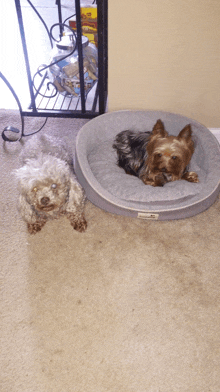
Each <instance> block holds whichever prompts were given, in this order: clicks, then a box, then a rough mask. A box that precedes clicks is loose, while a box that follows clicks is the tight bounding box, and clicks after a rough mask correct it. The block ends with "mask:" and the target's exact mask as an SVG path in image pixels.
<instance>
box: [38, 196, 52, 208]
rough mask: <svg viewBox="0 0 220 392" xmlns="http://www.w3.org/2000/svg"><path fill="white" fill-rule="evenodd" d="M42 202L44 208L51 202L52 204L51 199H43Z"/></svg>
mask: <svg viewBox="0 0 220 392" xmlns="http://www.w3.org/2000/svg"><path fill="white" fill-rule="evenodd" d="M40 202H41V204H42V205H43V206H47V204H49V202H50V199H49V197H42V199H41V201H40Z"/></svg>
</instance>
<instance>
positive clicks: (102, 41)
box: [0, 0, 108, 141]
mask: <svg viewBox="0 0 220 392" xmlns="http://www.w3.org/2000/svg"><path fill="white" fill-rule="evenodd" d="M14 1H15V7H16V12H17V18H18V23H19V29H20V36H21V41H22V47H23V53H24V59H25V65H26V73H27V79H28V85H29V92H30V102H31V104H30V106H29V108H28V109H27V110H23V109H22V107H21V104H20V102H19V99H18V97H17V95H16V93H15V92H14V90H13V88H12V86H11V85H10V83H9V82H8V81H7V80H6V78H5V77H4V76H3V75H2V74H1V73H0V77H1V78H2V79H3V81H4V82H5V83H6V84H7V86H8V87H9V89H10V91H11V92H12V94H13V95H14V97H15V99H16V101H17V104H18V106H19V111H20V115H21V120H22V131H21V137H22V136H29V135H25V134H24V125H23V124H24V121H23V117H24V116H32V117H72V118H88V119H90V118H94V117H96V116H98V115H101V114H103V113H105V110H106V104H107V78H108V40H107V24H108V8H107V2H108V0H96V4H97V15H98V20H97V25H98V81H97V83H96V91H95V94H94V100H93V105H92V109H91V110H86V94H85V91H84V74H83V54H82V43H81V36H82V28H81V15H80V0H72V1H75V12H76V25H77V49H78V58H79V74H80V96H79V98H78V99H77V102H76V105H75V108H74V109H72V108H71V104H72V101H73V98H70V97H68V98H67V97H62V104H61V106H60V108H58V109H57V108H55V107H56V102H57V100H58V97H59V98H61V96H60V94H59V93H58V92H57V94H55V95H53V94H51V95H52V98H54V96H56V99H54V102H52V105H53V107H52V109H47V107H48V103H49V101H51V98H47V100H46V101H47V103H46V106H44V107H43V108H42V107H41V106H40V105H38V106H37V103H36V100H37V98H38V96H39V93H40V90H41V88H43V86H44V81H45V79H46V78H47V73H46V72H45V73H44V75H43V76H42V75H41V73H40V70H39V71H38V74H39V75H40V76H42V80H41V83H40V85H39V86H38V88H37V89H36V88H35V86H34V82H33V78H32V75H31V70H30V63H29V58H28V49H27V44H26V37H25V30H24V23H23V17H22V9H21V4H20V0H14ZM27 1H28V3H29V4H30V5H32V4H31V2H30V1H29V0H27ZM55 4H56V5H57V11H58V21H59V23H58V25H59V27H60V35H62V30H63V21H62V7H61V0H56V2H55ZM33 8H34V7H33ZM35 11H36V10H35ZM37 14H38V13H37ZM38 16H39V17H40V15H39V14H38ZM40 19H41V21H42V22H43V23H44V21H43V20H42V18H41V17H40ZM44 26H45V28H46V29H47V32H48V33H49V31H48V28H47V26H46V24H45V23H44ZM50 40H51V38H50ZM51 44H52V40H51ZM35 75H36V74H35ZM93 88H95V87H93ZM35 90H36V91H35ZM41 96H43V94H41ZM66 99H68V100H69V102H68V105H66V107H67V108H65V109H64V106H65V105H64V101H65V100H66ZM74 99H75V100H76V98H74ZM42 100H43V98H42V99H41V103H42ZM44 100H45V99H44ZM79 101H80V103H81V110H79V109H77V106H78V104H79ZM65 104H66V102H65ZM97 106H98V109H97ZM12 128H13V127H7V128H5V130H4V131H3V133H2V137H3V139H4V140H5V141H14V140H9V138H8V137H7V136H6V134H5V132H6V131H12V132H19V131H18V130H15V128H14V130H13V129H12ZM19 140H20V139H19Z"/></svg>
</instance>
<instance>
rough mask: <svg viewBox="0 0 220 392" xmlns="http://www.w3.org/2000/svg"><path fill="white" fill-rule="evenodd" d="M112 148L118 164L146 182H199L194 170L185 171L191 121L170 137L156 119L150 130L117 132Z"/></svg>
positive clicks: (189, 154)
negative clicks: (115, 152) (114, 150)
mask: <svg viewBox="0 0 220 392" xmlns="http://www.w3.org/2000/svg"><path fill="white" fill-rule="evenodd" d="M113 148H115V149H116V151H117V155H118V166H120V167H122V168H123V169H124V170H125V172H126V173H127V174H132V175H133V176H136V177H139V178H140V179H141V180H142V181H143V182H144V184H146V185H152V186H163V185H164V184H166V183H167V182H171V181H176V180H186V181H189V182H199V180H198V175H197V173H195V172H192V171H188V165H189V162H190V160H191V157H192V155H193V152H194V141H193V139H192V130H191V126H190V124H188V125H186V126H185V127H184V128H183V129H182V131H181V132H180V133H179V135H178V136H171V135H170V136H169V135H168V132H167V131H166V130H165V128H164V124H163V122H162V121H161V120H157V122H156V124H155V125H154V127H153V130H152V132H134V131H128V130H126V131H122V132H120V133H119V134H118V135H117V136H116V138H115V141H114V144H113Z"/></svg>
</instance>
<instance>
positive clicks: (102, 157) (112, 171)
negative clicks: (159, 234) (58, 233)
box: [75, 111, 220, 220]
mask: <svg viewBox="0 0 220 392" xmlns="http://www.w3.org/2000/svg"><path fill="white" fill-rule="evenodd" d="M159 118H160V119H161V120H162V121H163V122H164V125H165V128H166V130H167V131H168V133H169V134H172V135H175V136H176V135H178V134H179V132H180V131H181V130H182V128H184V126H185V125H187V124H189V123H190V124H191V126H192V131H193V135H194V138H195V141H196V148H195V152H194V154H193V157H192V159H191V163H190V170H191V171H195V172H197V173H198V176H199V183H189V182H187V181H184V180H180V181H174V182H169V183H167V184H165V186H164V187H152V186H150V185H145V184H144V183H143V182H142V181H141V180H140V179H139V178H137V177H134V176H130V175H127V174H126V173H125V171H124V170H123V169H122V168H120V167H118V166H117V154H116V151H115V150H114V149H113V148H112V144H113V141H114V138H115V136H116V135H117V133H119V132H120V131H122V130H125V129H131V130H135V131H151V130H152V128H153V126H154V124H155V122H156V121H157V120H158V119H159ZM75 172H76V175H77V178H78V180H79V182H80V184H81V185H82V186H83V188H84V189H85V192H86V195H87V198H88V199H89V200H90V201H91V202H92V203H93V204H95V205H96V206H98V207H100V208H102V209H104V210H106V211H108V212H112V213H116V214H121V215H128V216H132V217H138V218H142V219H159V220H167V219H180V218H186V217H189V216H192V215H195V214H198V213H200V212H202V211H204V210H205V209H207V208H208V207H209V206H210V205H211V204H212V203H213V202H214V201H215V199H216V197H217V196H218V193H219V190H220V146H219V143H218V141H217V140H216V138H215V137H214V136H213V135H212V133H211V132H210V131H209V130H208V129H207V128H205V127H204V126H203V125H201V124H199V123H198V122H196V121H194V120H191V119H189V118H187V117H184V116H180V115H177V114H172V113H166V112H159V111H158V112H157V111H119V112H112V113H107V114H104V115H102V116H99V117H97V118H95V119H93V120H91V121H89V122H88V123H87V124H86V125H84V126H83V127H82V129H81V130H80V132H79V133H78V136H77V140H76V152H75Z"/></svg>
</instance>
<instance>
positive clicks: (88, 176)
mask: <svg viewBox="0 0 220 392" xmlns="http://www.w3.org/2000/svg"><path fill="white" fill-rule="evenodd" d="M120 113H136V114H138V113H146V114H147V113H149V114H150V113H153V114H155V113H158V115H159V113H161V114H165V115H171V116H177V117H182V118H183V119H187V120H188V121H189V122H190V123H191V124H192V125H194V126H196V127H198V126H199V127H201V129H203V130H204V131H207V130H208V129H207V128H206V127H205V126H204V125H202V124H200V123H199V122H198V121H195V120H193V119H190V118H188V117H186V116H183V115H179V114H175V113H171V112H166V111H154V110H129V109H128V110H119V111H116V112H109V113H105V114H103V115H102V116H98V117H96V118H95V119H93V120H92V121H93V122H96V121H99V119H100V117H105V120H106V119H107V117H109V116H111V117H112V116H114V115H115V116H118V115H119V114H120ZM85 128H86V129H85ZM83 130H84V131H87V133H89V122H88V123H87V124H85V125H84V126H83ZM208 131H209V130H208ZM80 132H81V131H80ZM80 132H79V134H78V135H77V138H76V150H75V154H76V156H75V164H76V166H77V170H76V172H77V171H78V170H79V171H81V174H82V176H83V178H84V179H85V183H86V186H88V187H89V188H90V190H88V192H89V193H91V192H92V193H93V194H94V195H95V193H96V194H97V195H98V196H97V198H98V197H100V198H101V199H102V200H103V201H104V202H105V201H106V202H107V203H108V204H110V205H112V206H113V207H114V208H121V209H123V210H127V211H133V212H145V213H158V214H161V213H163V212H164V213H165V214H168V213H169V212H173V211H184V210H187V209H188V208H189V205H183V206H173V207H172V208H170V207H169V206H167V208H163V207H162V206H158V208H157V207H155V205H154V206H152V209H149V206H146V207H144V205H141V203H140V204H139V205H137V206H134V204H135V203H136V202H129V201H127V200H126V199H121V198H119V197H117V196H115V195H113V194H111V193H110V192H109V191H108V190H106V189H104V188H103V187H102V186H101V185H100V183H99V182H98V180H97V179H96V177H95V176H94V174H93V172H92V170H91V168H90V165H89V162H88V159H87V156H86V159H85V151H83V147H84V141H82V140H80ZM209 132H210V131H209ZM210 137H211V138H212V140H213V142H214V143H215V144H216V145H218V150H219V153H220V145H219V144H218V142H217V143H216V138H215V136H214V135H213V134H212V133H211V132H210ZM82 161H83V165H80V163H79V162H82ZM82 186H84V184H83V183H82ZM219 190H220V179H219V181H218V183H217V184H216V185H215V187H214V189H213V188H212V190H211V191H210V190H209V188H208V189H207V192H206V194H205V195H203V198H202V199H201V198H200V199H199V200H198V198H197V196H195V197H196V200H192V203H190V208H193V207H194V206H197V208H199V206H200V205H202V204H203V203H204V204H206V203H205V201H206V199H209V198H211V199H212V202H214V200H215V199H216V197H217V195H218V192H219ZM195 197H194V198H195ZM94 204H96V203H94ZM131 204H133V206H132V205H131ZM96 205H97V206H99V203H97V204H96ZM209 205H210V204H209ZM209 205H207V208H208V207H209ZM105 209H106V208H105ZM106 210H107V211H108V210H109V209H106ZM203 210H204V208H203ZM110 212H111V211H110Z"/></svg>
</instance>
